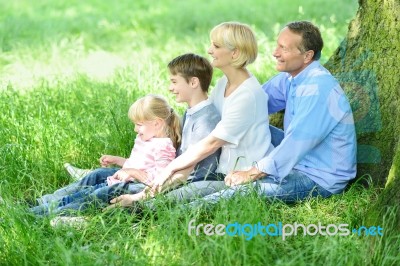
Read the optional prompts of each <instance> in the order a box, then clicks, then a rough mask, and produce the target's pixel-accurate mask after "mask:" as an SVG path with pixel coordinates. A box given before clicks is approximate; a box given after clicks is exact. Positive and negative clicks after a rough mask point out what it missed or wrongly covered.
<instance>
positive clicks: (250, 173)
mask: <svg viewBox="0 0 400 266" xmlns="http://www.w3.org/2000/svg"><path fill="white" fill-rule="evenodd" d="M265 175H266V174H265V173H263V172H261V171H259V170H258V169H257V168H255V167H252V168H251V169H250V170H247V171H233V172H231V173H229V174H228V175H227V176H226V177H225V184H226V185H227V186H230V187H233V186H237V185H241V184H244V183H248V182H253V181H255V180H257V179H259V178H261V177H263V176H265Z"/></svg>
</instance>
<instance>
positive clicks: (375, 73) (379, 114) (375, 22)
mask: <svg viewBox="0 0 400 266" xmlns="http://www.w3.org/2000/svg"><path fill="white" fill-rule="evenodd" d="M399 25H400V1H399V0H359V9H358V12H357V15H356V17H355V19H353V21H352V22H351V23H350V25H349V31H348V33H347V37H346V38H345V40H344V41H343V42H342V43H341V45H340V46H339V47H338V49H337V50H336V52H335V54H334V55H333V56H332V57H331V58H330V60H329V61H328V62H327V63H326V67H327V68H328V69H329V70H330V71H331V72H332V74H333V75H335V76H336V77H337V78H338V80H339V81H340V82H341V84H342V85H343V89H344V90H345V91H346V93H347V95H348V97H349V99H350V102H351V105H352V108H353V111H354V118H355V122H356V130H357V140H358V153H357V160H358V169H357V171H358V177H360V176H362V175H365V174H369V175H370V176H371V177H372V180H373V182H374V183H375V184H377V185H378V186H383V185H384V184H386V188H385V190H384V192H383V193H382V194H381V195H380V198H379V200H378V203H379V206H378V207H377V208H376V209H379V208H380V207H386V206H397V205H398V204H399V202H400V141H399V135H400V118H399V115H400V81H399V80H400V79H399V75H400V27H399ZM397 218H398V219H397V221H398V223H399V224H400V212H399V211H397Z"/></svg>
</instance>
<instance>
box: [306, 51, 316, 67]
mask: <svg viewBox="0 0 400 266" xmlns="http://www.w3.org/2000/svg"><path fill="white" fill-rule="evenodd" d="M313 57H314V51H313V50H308V51H307V52H305V53H304V63H305V64H308V63H310V62H311V61H312V58H313Z"/></svg>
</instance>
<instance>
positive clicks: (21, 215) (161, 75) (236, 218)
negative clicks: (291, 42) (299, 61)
mask: <svg viewBox="0 0 400 266" xmlns="http://www.w3.org/2000/svg"><path fill="white" fill-rule="evenodd" d="M0 10H1V12H0V47H1V51H0V109H1V112H0V196H1V198H2V199H3V200H2V203H0V265H131V264H139V263H140V264H144V265H152V264H154V265H395V264H396V263H398V261H399V257H398V256H399V255H398V246H399V243H400V242H399V237H398V236H396V235H394V234H392V233H391V223H392V219H393V217H394V216H393V215H391V214H390V213H388V214H387V216H385V217H382V223H381V224H379V225H378V224H377V225H376V226H381V227H383V228H384V237H377V236H365V235H364V234H362V235H360V236H358V235H357V234H351V235H349V236H321V235H315V236H303V235H298V236H292V237H288V238H287V239H285V240H283V239H282V238H280V237H271V236H265V237H263V236H255V237H254V238H252V239H250V240H246V236H245V235H242V236H236V237H230V236H227V235H225V236H217V235H214V236H207V235H205V234H201V235H199V236H196V235H193V234H192V235H190V236H189V235H188V224H189V222H190V221H191V220H193V219H195V223H196V224H200V223H203V224H206V223H209V224H213V225H217V224H225V225H226V224H229V223H235V222H238V223H241V224H246V223H249V224H256V223H258V222H261V223H263V224H269V223H274V224H278V223H279V222H281V223H282V224H294V223H296V222H297V223H302V224H305V225H307V224H318V223H321V224H323V225H327V224H349V228H351V229H352V228H358V227H360V226H362V225H364V221H365V214H366V210H367V209H368V207H369V206H371V204H372V203H373V202H374V200H375V199H376V196H377V193H379V189H378V188H374V187H373V186H372V185H371V186H370V188H368V189H365V188H364V187H362V186H361V185H358V184H357V183H356V184H354V185H353V186H352V187H351V188H350V189H349V190H348V191H347V192H346V193H344V194H343V195H336V196H333V197H332V198H330V199H327V200H323V199H319V198H316V199H312V200H308V201H304V202H300V203H297V204H295V205H290V206H289V205H285V204H282V203H279V202H272V203H271V202H265V201H264V200H261V199H259V198H257V197H254V196H253V197H248V198H240V197H236V198H233V199H231V200H229V201H222V202H221V203H219V204H218V205H216V206H215V207H213V208H210V209H193V210H189V211H188V210H183V209H181V208H179V207H177V206H174V205H170V204H168V203H165V202H162V198H161V201H160V202H158V208H157V211H156V212H154V213H152V212H150V211H144V212H143V213H142V214H141V215H140V216H137V215H134V214H131V213H130V212H128V211H126V210H116V211H114V212H112V213H100V212H99V211H93V212H91V213H90V214H89V215H88V218H89V223H88V225H87V226H86V227H84V228H74V227H57V228H53V227H51V226H50V224H49V220H50V218H51V217H50V218H36V217H34V216H32V215H30V214H29V213H28V212H27V210H26V209H27V207H28V205H27V202H30V201H32V200H34V199H35V198H36V197H38V196H40V195H42V194H44V193H49V192H52V191H54V190H55V189H56V188H59V187H61V186H63V185H65V184H68V183H69V182H71V180H70V178H69V177H68V175H67V174H66V172H65V171H64V169H63V168H62V165H63V163H64V162H71V163H73V164H75V165H78V166H80V167H88V168H92V167H98V158H99V157H100V156H101V154H116V155H121V156H128V155H129V152H130V149H131V145H132V142H133V138H134V134H133V126H132V125H131V124H130V122H129V119H128V118H127V110H128V107H129V106H130V104H131V103H132V102H133V101H134V100H135V99H136V98H137V97H139V96H142V95H145V94H147V93H158V94H162V95H164V96H165V97H167V98H168V99H169V102H170V103H171V104H172V105H173V106H174V107H175V108H177V109H178V110H179V111H180V112H182V111H183V110H184V108H185V106H183V105H179V104H176V103H174V99H173V98H172V96H170V95H169V94H168V91H167V87H168V75H167V71H166V65H167V63H168V62H169V60H171V59H172V58H174V57H175V56H177V55H179V54H182V53H186V52H195V53H198V54H201V55H204V56H207V54H206V49H207V47H208V45H209V38H208V32H209V30H210V29H211V28H212V27H213V26H215V25H216V24H218V23H220V22H222V21H231V20H236V21H241V22H244V23H247V24H249V25H251V26H252V28H253V29H254V30H255V32H256V34H257V38H258V41H259V48H260V49H259V50H260V53H259V57H258V59H257V61H256V62H255V63H254V64H253V65H251V66H250V70H251V71H252V72H253V73H254V74H255V75H256V76H257V78H258V79H259V80H260V82H264V81H266V80H267V79H268V78H269V77H271V76H272V75H274V74H275V73H276V72H275V69H274V60H273V58H272V56H271V53H272V50H273V48H274V45H275V37H276V35H277V33H278V31H279V29H280V28H281V27H282V26H283V25H284V24H285V23H287V22H289V21H292V20H298V19H306V20H311V21H313V22H315V23H316V24H317V25H319V26H320V28H321V31H322V34H323V37H324V40H325V48H324V50H323V56H322V59H321V61H322V62H325V61H326V60H327V59H328V58H329V57H330V55H331V54H332V53H333V52H334V51H335V48H336V47H337V46H338V45H339V43H340V41H341V40H342V39H343V38H344V36H345V34H346V32H347V25H348V23H349V21H350V20H351V19H352V18H353V16H354V15H355V14H356V10H357V2H356V1H351V2H349V1H345V0H338V1H335V2H334V3H333V2H329V1H322V0H309V1H297V0H296V1H288V0H283V1H272V0H271V1H262V0H249V1H246V2H245V3H244V2H242V1H228V0H222V1H197V0H196V1H181V0H177V1H169V0H165V1H144V0H140V1H127V0H121V1H117V2H115V3H111V2H106V1H100V0H89V1H75V0H69V1H65V0H64V1H50V0H38V1H22V0H19V1H4V0H0ZM220 75H221V73H220V72H218V71H216V73H215V76H214V80H213V84H214V82H215V80H216V79H217V78H218V77H219V76H220ZM363 178H364V179H366V180H369V179H370V178H371V177H368V176H365V177H363Z"/></svg>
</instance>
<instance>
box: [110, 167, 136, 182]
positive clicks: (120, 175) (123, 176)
mask: <svg viewBox="0 0 400 266" xmlns="http://www.w3.org/2000/svg"><path fill="white" fill-rule="evenodd" d="M111 178H113V179H117V180H120V181H122V182H128V181H133V180H134V178H133V177H131V176H130V175H129V174H128V173H127V172H126V171H125V170H124V169H121V170H118V171H117V172H115V174H113V175H112V177H111Z"/></svg>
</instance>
